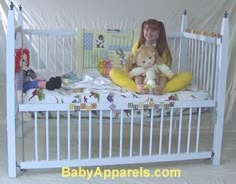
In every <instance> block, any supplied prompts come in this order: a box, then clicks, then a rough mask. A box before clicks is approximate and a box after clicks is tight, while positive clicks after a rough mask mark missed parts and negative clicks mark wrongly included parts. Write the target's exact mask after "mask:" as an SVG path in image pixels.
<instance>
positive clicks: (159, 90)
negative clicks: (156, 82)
mask: <svg viewBox="0 0 236 184" xmlns="http://www.w3.org/2000/svg"><path fill="white" fill-rule="evenodd" d="M162 89H163V88H162V87H161V86H157V87H155V88H154V89H153V94H155V95H161V94H162V93H161V91H162Z"/></svg>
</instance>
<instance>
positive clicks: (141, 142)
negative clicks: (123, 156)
mask: <svg viewBox="0 0 236 184" xmlns="http://www.w3.org/2000/svg"><path fill="white" fill-rule="evenodd" d="M143 114H144V110H143V109H142V110H141V115H140V132H139V135H140V143H139V156H142V154H143V120H144V116H143Z"/></svg>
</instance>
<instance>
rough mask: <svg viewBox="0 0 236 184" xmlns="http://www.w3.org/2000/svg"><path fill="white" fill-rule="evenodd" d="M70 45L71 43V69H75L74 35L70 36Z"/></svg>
mask: <svg viewBox="0 0 236 184" xmlns="http://www.w3.org/2000/svg"><path fill="white" fill-rule="evenodd" d="M70 45H71V49H70V70H71V71H73V68H74V67H73V60H74V58H73V56H74V39H73V36H71V37H70Z"/></svg>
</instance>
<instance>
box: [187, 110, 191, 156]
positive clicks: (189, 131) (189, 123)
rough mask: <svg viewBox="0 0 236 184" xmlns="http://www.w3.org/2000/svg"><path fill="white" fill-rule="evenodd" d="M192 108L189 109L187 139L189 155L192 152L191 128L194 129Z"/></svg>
mask: <svg viewBox="0 0 236 184" xmlns="http://www.w3.org/2000/svg"><path fill="white" fill-rule="evenodd" d="M192 111H193V110H192V108H190V109H189V121H188V139H187V150H186V151H187V153H189V150H190V141H191V127H192V113H193V112H192Z"/></svg>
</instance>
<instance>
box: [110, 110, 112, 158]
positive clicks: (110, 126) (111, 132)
mask: <svg viewBox="0 0 236 184" xmlns="http://www.w3.org/2000/svg"><path fill="white" fill-rule="evenodd" d="M112 118H113V114H112V110H110V130H109V158H111V157H112V135H113V134H112Z"/></svg>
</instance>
